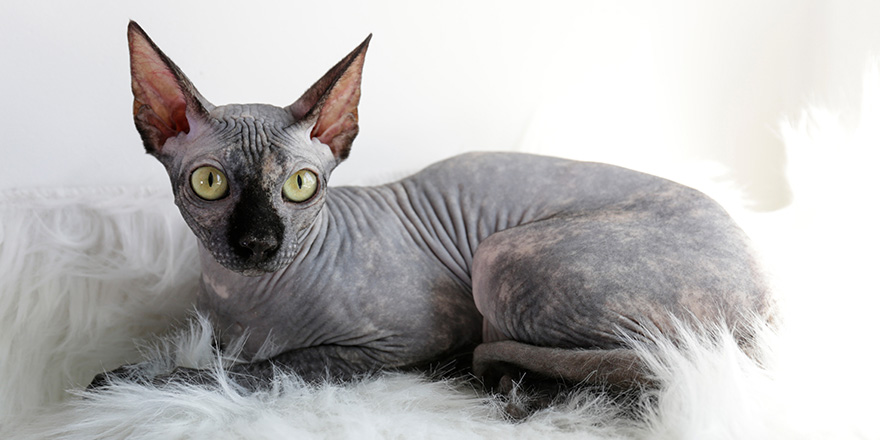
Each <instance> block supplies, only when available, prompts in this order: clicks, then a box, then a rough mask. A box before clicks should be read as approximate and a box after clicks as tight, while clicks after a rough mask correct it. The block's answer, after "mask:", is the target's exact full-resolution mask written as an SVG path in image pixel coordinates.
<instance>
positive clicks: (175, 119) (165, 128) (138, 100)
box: [131, 41, 189, 143]
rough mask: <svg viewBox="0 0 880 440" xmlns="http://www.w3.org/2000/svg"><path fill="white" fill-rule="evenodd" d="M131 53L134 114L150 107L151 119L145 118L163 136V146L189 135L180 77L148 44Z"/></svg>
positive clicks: (138, 43) (149, 117) (137, 43)
mask: <svg viewBox="0 0 880 440" xmlns="http://www.w3.org/2000/svg"><path fill="white" fill-rule="evenodd" d="M131 50H132V52H131V57H132V66H131V67H132V91H133V92H134V114H135V115H137V114H138V113H139V112H141V111H142V109H141V107H143V106H147V107H149V109H148V111H149V112H151V113H152V115H144V116H147V119H148V120H149V121H150V123H151V124H152V125H153V126H154V127H155V128H156V129H157V130H159V132H160V133H161V134H162V137H163V139H161V140H160V141H161V142H163V143H164V141H165V140H167V139H168V138H171V137H174V136H177V135H178V134H179V133H189V121H188V120H187V119H186V98H185V97H184V94H183V91H182V90H181V89H180V85H179V83H178V80H177V77H176V76H175V75H174V73H173V72H172V71H171V70H170V69H169V68H168V66H166V65H165V63H164V62H163V61H162V59H161V58H160V57H159V55H158V54H156V53H155V52H154V51H153V50H152V49H151V48H150V47H149V45H148V44H146V42H145V41H139V42H135V43H134V44H133V45H132V48H131Z"/></svg>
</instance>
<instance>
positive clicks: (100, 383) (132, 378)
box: [86, 365, 145, 390]
mask: <svg viewBox="0 0 880 440" xmlns="http://www.w3.org/2000/svg"><path fill="white" fill-rule="evenodd" d="M115 382H136V383H145V380H144V377H143V375H142V374H141V372H140V368H138V367H137V366H136V365H123V366H121V367H119V368H117V369H115V370H113V371H105V372H103V373H99V374H97V375H95V377H94V378H93V379H92V382H91V383H90V384H89V386H87V387H86V390H100V389H104V388H107V387H109V386H110V385H111V384H112V383H115Z"/></svg>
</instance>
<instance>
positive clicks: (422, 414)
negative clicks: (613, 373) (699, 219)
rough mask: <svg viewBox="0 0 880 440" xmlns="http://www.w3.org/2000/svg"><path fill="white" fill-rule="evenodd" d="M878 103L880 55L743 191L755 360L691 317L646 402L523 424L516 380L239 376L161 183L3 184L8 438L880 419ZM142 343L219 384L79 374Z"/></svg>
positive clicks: (589, 406) (814, 427)
mask: <svg viewBox="0 0 880 440" xmlns="http://www.w3.org/2000/svg"><path fill="white" fill-rule="evenodd" d="M878 122H880V74H878V73H877V71H876V69H872V70H871V71H870V72H869V73H868V75H866V82H865V94H864V97H863V102H862V111H861V116H860V119H859V120H858V122H857V123H856V124H852V125H849V126H848V125H847V124H845V123H843V122H841V118H839V115H837V114H835V113H834V112H832V111H828V110H823V109H820V108H810V109H807V110H805V112H804V114H803V115H801V116H800V117H799V118H797V120H796V121H794V122H792V123H784V124H783V125H782V129H781V134H782V135H783V136H784V139H785V141H786V144H787V152H788V156H789V159H790V177H791V182H792V185H793V190H794V194H795V202H794V203H793V204H792V206H790V207H788V208H786V209H785V210H783V211H781V212H777V213H771V214H742V210H740V209H738V207H736V206H731V208H733V210H734V211H736V212H739V213H740V214H739V215H738V217H739V220H740V221H741V222H742V223H743V225H744V226H745V227H746V229H747V231H748V232H749V233H750V234H751V235H752V236H753V238H755V239H756V241H757V244H758V246H759V248H760V250H761V251H763V253H764V254H765V256H766V260H767V262H768V266H769V268H770V270H771V271H772V272H773V273H774V274H775V277H776V281H777V285H778V293H779V297H780V305H781V309H782V312H783V315H782V317H783V320H782V323H781V327H780V329H779V330H778V331H774V330H771V329H768V328H766V327H760V326H759V330H760V334H761V338H760V343H759V346H758V353H759V355H760V357H761V359H763V361H762V364H763V365H762V366H759V365H757V364H756V363H755V362H753V361H752V360H751V359H750V358H748V357H747V356H745V354H744V353H743V352H742V351H741V350H740V349H739V348H738V347H737V346H736V344H735V343H734V341H733V340H732V339H731V338H730V337H729V336H727V335H726V333H725V332H724V331H723V329H721V330H717V329H703V330H698V331H692V332H690V333H687V334H686V335H685V337H684V338H683V340H682V341H681V344H680V345H679V346H673V345H672V344H671V343H669V342H667V341H663V340H658V341H656V342H657V344H659V345H657V346H651V345H645V346H643V347H642V352H643V357H644V358H645V360H646V361H647V362H648V364H649V365H651V367H652V368H651V369H652V371H653V373H654V375H655V376H656V377H657V379H658V380H659V382H660V383H661V384H662V387H661V389H660V390H658V391H655V392H650V393H648V394H646V395H645V396H643V400H642V402H641V403H640V405H643V411H642V412H640V413H637V414H641V415H637V416H633V415H632V414H629V413H625V408H621V407H619V406H617V405H616V404H615V403H614V402H612V401H609V400H608V399H606V398H604V397H603V396H601V395H596V394H589V393H580V394H577V395H575V396H573V397H571V398H570V399H568V400H566V401H564V402H560V403H559V404H558V405H556V406H554V407H552V408H549V409H547V410H543V411H540V412H538V413H536V414H535V415H533V416H532V417H530V418H528V419H527V420H525V421H522V422H518V423H513V422H511V421H509V420H507V419H506V418H505V417H504V413H503V406H504V405H506V404H507V403H508V402H507V401H506V400H505V399H504V398H501V397H498V396H487V395H485V394H483V393H481V392H480V391H478V390H475V389H473V388H472V387H471V386H469V385H468V384H466V383H463V382H456V381H446V382H438V381H431V380H428V379H425V378H423V377H420V376H418V375H414V374H384V375H377V376H372V377H367V378H364V379H362V380H360V381H358V382H355V383H351V384H329V383H328V384H322V385H318V386H313V385H307V384H304V383H302V382H301V381H299V380H298V379H297V378H296V377H295V376H284V377H281V378H280V379H279V380H277V381H276V383H275V388H273V389H272V390H271V391H266V392H260V393H257V394H253V395H243V394H242V393H240V391H239V390H238V389H237V388H236V387H235V386H234V385H231V384H229V383H228V382H226V381H224V380H223V377H224V376H223V374H222V368H220V365H221V362H220V360H219V359H218V357H217V355H216V353H214V352H213V350H212V349H211V348H210V343H209V337H208V335H209V334H210V329H209V326H208V325H207V324H206V323H205V322H204V321H190V324H189V325H187V324H186V323H187V321H186V318H187V316H189V314H190V312H191V310H192V301H193V296H194V294H195V290H196V288H197V276H198V275H197V274H198V267H197V263H196V261H197V259H196V257H195V252H196V249H195V248H196V245H195V241H194V238H193V237H192V236H191V234H190V233H189V232H188V231H187V229H186V226H185V225H184V224H183V221H182V220H181V219H180V218H179V214H178V213H177V212H176V209H175V208H174V206H173V204H172V203H171V200H170V196H169V195H168V194H167V191H165V190H142V189H133V188H117V189H106V190H30V191H16V192H7V193H3V194H2V196H0V362H2V363H0V438H35V439H36V438H40V439H42V438H72V439H86V438H89V439H91V438H97V437H101V438H167V439H174V438H211V439H215V438H216V439H223V438H253V439H259V438H266V439H270V438H271V439H275V438H526V439H528V438H540V439H544V440H548V439H556V438H579V439H611V438H630V439H681V438H694V439H704V438H713V439H715V438H730V439H734V438H737V439H738V438H747V439H758V438H773V439H778V438H870V437H877V436H880V428H878V427H877V426H876V423H875V422H874V421H873V419H874V418H875V417H876V415H875V414H874V412H875V411H876V408H877V405H876V403H874V402H873V400H874V397H875V396H878V395H880V385H878V383H877V382H876V381H875V380H874V378H875V377H876V365H877V357H878V356H877V348H875V347H876V345H877V344H876V343H874V342H873V341H872V339H873V338H872V337H871V336H872V335H873V334H876V325H875V322H876V310H877V306H878V302H880V292H878V290H880V288H878V283H877V282H876V281H875V275H874V273H876V270H877V265H878V262H880V258H878V257H877V249H880V228H878V227H877V225H878V224H880V221H878V220H880V218H878V214H877V211H876V210H875V209H874V207H873V204H874V203H875V202H876V200H877V197H876V194H874V193H873V191H874V189H876V188H877V180H876V177H874V176H875V175H876V171H875V170H874V167H875V166H876V164H877V163H878V162H877V160H876V159H878V154H880V149H878V145H880V129H878V128H877V127H880V124H878ZM670 177H676V176H670ZM684 180H687V179H684ZM689 183H691V184H694V182H689ZM697 186H699V185H697ZM701 189H706V187H701ZM710 189H711V188H710ZM710 192H712V191H710ZM713 195H717V192H715V193H713ZM733 196H734V197H733V198H732V199H730V200H734V199H735V196H736V194H733ZM722 198H723V197H722ZM175 329H176V330H175ZM162 334H165V337H164V339H163V338H161V337H160V336H159V335H162ZM133 341H134V342H133ZM656 347H659V349H657V348H656ZM147 358H154V359H159V360H158V361H157V362H156V363H155V365H157V366H158V367H164V366H165V365H164V364H165V363H168V362H169V361H170V360H177V361H180V362H182V363H184V364H187V365H192V366H203V367H209V368H214V369H215V370H216V371H218V375H219V377H220V378H221V383H222V386H221V387H219V388H217V389H210V390H206V389H203V388H198V387H191V386H186V385H174V386H169V387H165V388H161V389H156V388H152V387H147V386H140V385H133V384H126V383H117V384H115V385H113V386H112V387H111V388H110V389H108V390H105V391H102V392H100V393H84V392H82V391H81V390H82V388H83V387H84V386H85V385H86V384H88V382H89V381H90V380H91V378H92V376H93V375H94V374H95V373H97V372H100V371H101V370H102V368H106V369H112V368H114V367H116V366H118V365H120V364H122V363H127V362H137V361H142V360H145V359H147Z"/></svg>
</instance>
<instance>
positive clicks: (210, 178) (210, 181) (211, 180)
mask: <svg viewBox="0 0 880 440" xmlns="http://www.w3.org/2000/svg"><path fill="white" fill-rule="evenodd" d="M208 186H214V173H211V172H209V173H208Z"/></svg>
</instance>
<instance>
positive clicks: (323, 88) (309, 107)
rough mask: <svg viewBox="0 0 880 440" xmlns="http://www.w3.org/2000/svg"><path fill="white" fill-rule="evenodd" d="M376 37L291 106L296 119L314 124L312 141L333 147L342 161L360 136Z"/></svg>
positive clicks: (348, 56)
mask: <svg viewBox="0 0 880 440" xmlns="http://www.w3.org/2000/svg"><path fill="white" fill-rule="evenodd" d="M372 37H373V35H372V34H370V35H369V36H368V37H367V39H366V40H364V42H363V43H361V44H360V45H359V46H358V47H356V48H355V49H354V50H353V51H351V53H349V54H348V55H347V56H346V57H345V58H343V59H342V61H340V62H339V63H337V64H336V65H335V66H333V67H332V68H331V69H330V70H329V71H328V72H327V73H326V74H324V76H323V77H321V79H319V80H318V82H316V83H315V84H314V85H312V87H310V88H309V89H308V90H306V92H305V93H303V95H302V96H301V97H300V98H299V99H298V100H296V102H294V103H293V104H291V105H290V106H288V107H287V111H289V112H290V114H291V115H293V117H294V118H295V119H297V120H301V121H306V122H307V123H309V124H314V125H313V128H312V132H311V137H312V139H317V140H319V141H320V142H321V143H322V144H325V145H327V146H329V147H330V150H331V151H332V152H333V155H334V156H335V157H336V160H337V161H338V162H341V161H342V160H344V159H345V158H346V157H348V153H349V152H350V151H351V143H352V141H354V138H355V136H357V134H358V109H357V106H358V102H360V99H361V75H362V72H363V69H364V57H365V56H366V54H367V47H368V46H369V45H370V38H372Z"/></svg>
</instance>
